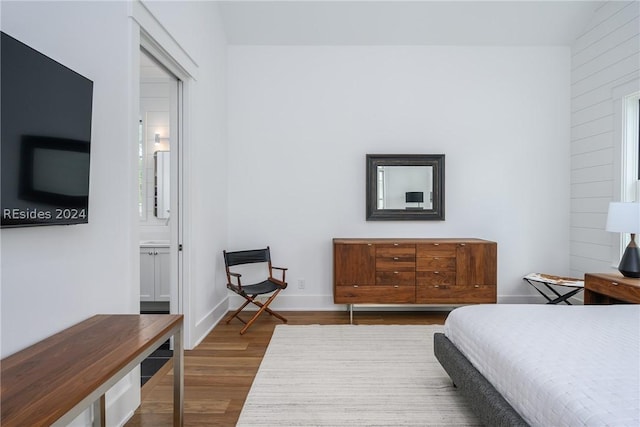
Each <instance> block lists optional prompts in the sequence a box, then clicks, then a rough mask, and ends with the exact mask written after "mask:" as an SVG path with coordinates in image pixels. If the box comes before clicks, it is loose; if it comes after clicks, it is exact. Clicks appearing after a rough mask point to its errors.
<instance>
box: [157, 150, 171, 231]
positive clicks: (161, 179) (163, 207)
mask: <svg viewBox="0 0 640 427" xmlns="http://www.w3.org/2000/svg"><path fill="white" fill-rule="evenodd" d="M170 155H171V154H170V152H169V151H156V152H155V153H154V155H153V157H154V161H153V163H154V173H155V177H154V183H155V200H154V208H153V212H154V214H155V216H156V218H159V219H169V209H170V208H171V195H170V192H169V188H170V186H171V173H170V168H169V165H170V164H171V158H170Z"/></svg>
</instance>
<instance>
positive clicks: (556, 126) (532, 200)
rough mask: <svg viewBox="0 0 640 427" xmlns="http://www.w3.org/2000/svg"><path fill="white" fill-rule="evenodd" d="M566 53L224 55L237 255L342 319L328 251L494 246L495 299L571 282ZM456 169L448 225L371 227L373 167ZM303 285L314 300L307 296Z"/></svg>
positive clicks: (291, 297) (278, 50)
mask: <svg viewBox="0 0 640 427" xmlns="http://www.w3.org/2000/svg"><path fill="white" fill-rule="evenodd" d="M569 61H570V56H569V49H568V48H563V47H514V48H510V47H284V46H281V47H278V46H272V47H261V46H230V47H229V73H228V75H229V150H230V152H229V159H230V160H229V163H230V164H231V165H233V167H232V168H230V169H229V245H230V249H242V248H251V247H256V246H262V245H270V246H271V248H272V258H273V260H274V263H275V264H276V265H283V266H287V267H289V269H290V270H289V272H288V279H289V283H291V285H292V286H290V287H289V288H288V289H287V290H286V292H285V293H283V294H282V295H281V296H280V297H279V298H278V299H279V300H280V301H279V305H280V306H284V307H287V308H294V309H305V308H319V309H335V308H336V306H334V305H333V303H332V274H333V273H332V269H333V267H332V244H331V239H332V238H334V237H478V238H484V239H489V240H494V241H497V242H498V272H499V274H498V276H499V277H498V282H499V285H498V295H499V300H500V301H503V302H511V301H527V300H529V297H532V295H533V292H532V291H531V289H529V288H528V287H527V285H526V284H525V283H524V282H523V281H522V276H524V275H525V274H527V273H529V272H532V271H540V272H547V273H551V274H564V275H566V274H568V272H569V271H568V270H569V259H568V252H569V250H568V242H569V234H568V230H569V215H568V213H569V142H568V141H569V86H570V85H569V64H570V62H569ZM367 153H389V154H403V153H423V154H430V153H433V154H440V153H444V154H445V155H446V167H445V170H446V176H445V183H446V191H445V193H446V221H443V222H430V221H423V222H405V221H402V222H397V221H396V222H385V221H383V222H367V221H365V154H367ZM299 279H304V280H305V281H306V287H305V289H303V290H299V289H298V288H297V286H296V285H297V281H298V280H299Z"/></svg>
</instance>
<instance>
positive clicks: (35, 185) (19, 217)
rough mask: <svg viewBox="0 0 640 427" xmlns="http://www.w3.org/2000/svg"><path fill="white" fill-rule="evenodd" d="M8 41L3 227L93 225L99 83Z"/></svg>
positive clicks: (2, 77)
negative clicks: (91, 189)
mask: <svg viewBox="0 0 640 427" xmlns="http://www.w3.org/2000/svg"><path fill="white" fill-rule="evenodd" d="M0 35H1V37H2V45H1V46H0V49H1V50H0V52H1V53H2V60H1V61H0V86H1V87H0V98H1V105H0V127H1V131H0V133H1V140H0V145H1V153H0V154H1V163H2V164H1V166H2V169H1V177H0V179H1V181H0V186H1V191H2V192H1V193H0V198H1V199H2V210H1V214H2V217H1V218H2V227H3V228H4V227H25V226H35V225H68V224H82V223H87V222H88V221H89V165H90V157H91V156H90V152H91V150H90V147H91V114H92V102H93V82H92V81H91V80H89V79H87V78H85V77H83V76H81V75H80V74H78V73H76V72H75V71H73V70H71V69H69V68H67V67H65V66H64V65H62V64H60V63H58V62H56V61H54V60H53V59H51V58H49V57H47V56H45V55H43V54H41V53H40V52H38V51H36V50H34V49H32V48H31V47H29V46H27V45H26V44H24V43H22V42H20V41H18V40H16V39H15V38H13V37H11V36H9V35H8V34H6V33H4V32H0Z"/></svg>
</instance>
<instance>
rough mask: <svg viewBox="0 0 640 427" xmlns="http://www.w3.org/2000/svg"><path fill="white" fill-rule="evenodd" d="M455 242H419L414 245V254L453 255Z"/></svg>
mask: <svg viewBox="0 0 640 427" xmlns="http://www.w3.org/2000/svg"><path fill="white" fill-rule="evenodd" d="M456 246H457V245H456V244H455V243H421V244H418V245H416V256H417V257H419V258H422V257H434V256H438V257H455V256H456Z"/></svg>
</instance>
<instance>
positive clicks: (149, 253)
mask: <svg viewBox="0 0 640 427" xmlns="http://www.w3.org/2000/svg"><path fill="white" fill-rule="evenodd" d="M169 266H170V258H169V248H168V247H141V248H140V301H169V300H170V292H169V284H170V269H169Z"/></svg>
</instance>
